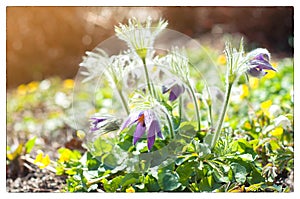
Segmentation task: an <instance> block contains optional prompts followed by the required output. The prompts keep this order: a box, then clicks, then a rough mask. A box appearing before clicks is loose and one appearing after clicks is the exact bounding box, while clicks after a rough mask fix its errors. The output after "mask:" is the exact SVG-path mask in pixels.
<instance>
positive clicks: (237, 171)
mask: <svg viewBox="0 0 300 199" xmlns="http://www.w3.org/2000/svg"><path fill="white" fill-rule="evenodd" d="M231 168H232V171H233V174H234V178H235V180H236V182H238V183H241V184H243V183H244V182H245V181H246V176H247V170H246V168H245V167H243V166H242V165H240V164H238V163H235V162H234V163H232V164H231Z"/></svg>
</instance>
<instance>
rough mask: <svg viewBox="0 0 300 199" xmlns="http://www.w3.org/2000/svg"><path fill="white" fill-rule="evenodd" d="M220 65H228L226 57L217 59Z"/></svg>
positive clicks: (221, 56) (222, 56)
mask: <svg viewBox="0 0 300 199" xmlns="http://www.w3.org/2000/svg"><path fill="white" fill-rule="evenodd" d="M217 63H218V65H225V64H226V57H225V55H220V56H219V57H218V59H217Z"/></svg>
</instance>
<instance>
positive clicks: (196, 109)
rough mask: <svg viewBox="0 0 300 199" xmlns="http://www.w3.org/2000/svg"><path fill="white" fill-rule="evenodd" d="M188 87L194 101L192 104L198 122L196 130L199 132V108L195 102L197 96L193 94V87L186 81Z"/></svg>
mask: <svg viewBox="0 0 300 199" xmlns="http://www.w3.org/2000/svg"><path fill="white" fill-rule="evenodd" d="M188 88H189V90H190V93H191V95H192V98H193V102H194V106H195V112H196V117H197V123H198V129H197V131H198V132H200V131H201V116H200V109H199V107H198V103H197V98H196V96H195V92H194V91H193V88H192V86H191V84H190V83H188Z"/></svg>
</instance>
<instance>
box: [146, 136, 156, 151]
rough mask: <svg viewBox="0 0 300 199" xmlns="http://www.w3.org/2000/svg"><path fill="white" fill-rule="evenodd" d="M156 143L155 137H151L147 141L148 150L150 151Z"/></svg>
mask: <svg viewBox="0 0 300 199" xmlns="http://www.w3.org/2000/svg"><path fill="white" fill-rule="evenodd" d="M154 142H155V135H154V136H151V137H148V139H147V146H148V150H149V151H150V150H151V149H152V147H153V145H154Z"/></svg>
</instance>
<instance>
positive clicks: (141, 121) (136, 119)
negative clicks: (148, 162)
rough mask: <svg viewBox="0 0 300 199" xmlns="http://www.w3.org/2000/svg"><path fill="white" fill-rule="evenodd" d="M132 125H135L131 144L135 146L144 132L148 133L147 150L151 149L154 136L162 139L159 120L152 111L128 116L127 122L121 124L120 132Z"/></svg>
mask: <svg viewBox="0 0 300 199" xmlns="http://www.w3.org/2000/svg"><path fill="white" fill-rule="evenodd" d="M133 124H137V125H136V129H135V132H134V134H133V144H136V143H137V141H138V140H139V139H140V138H141V137H142V136H143V135H144V134H145V132H146V131H147V132H148V133H147V146H148V150H151V149H152V147H153V145H154V142H155V138H156V135H157V136H158V137H160V138H162V139H163V136H162V133H161V128H160V124H159V120H158V118H157V116H156V114H155V113H154V111H153V110H151V109H149V110H145V111H141V112H136V113H133V114H130V115H129V117H128V118H127V120H126V121H125V122H124V123H123V125H122V127H121V130H123V129H125V128H126V127H129V126H131V125H133Z"/></svg>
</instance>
